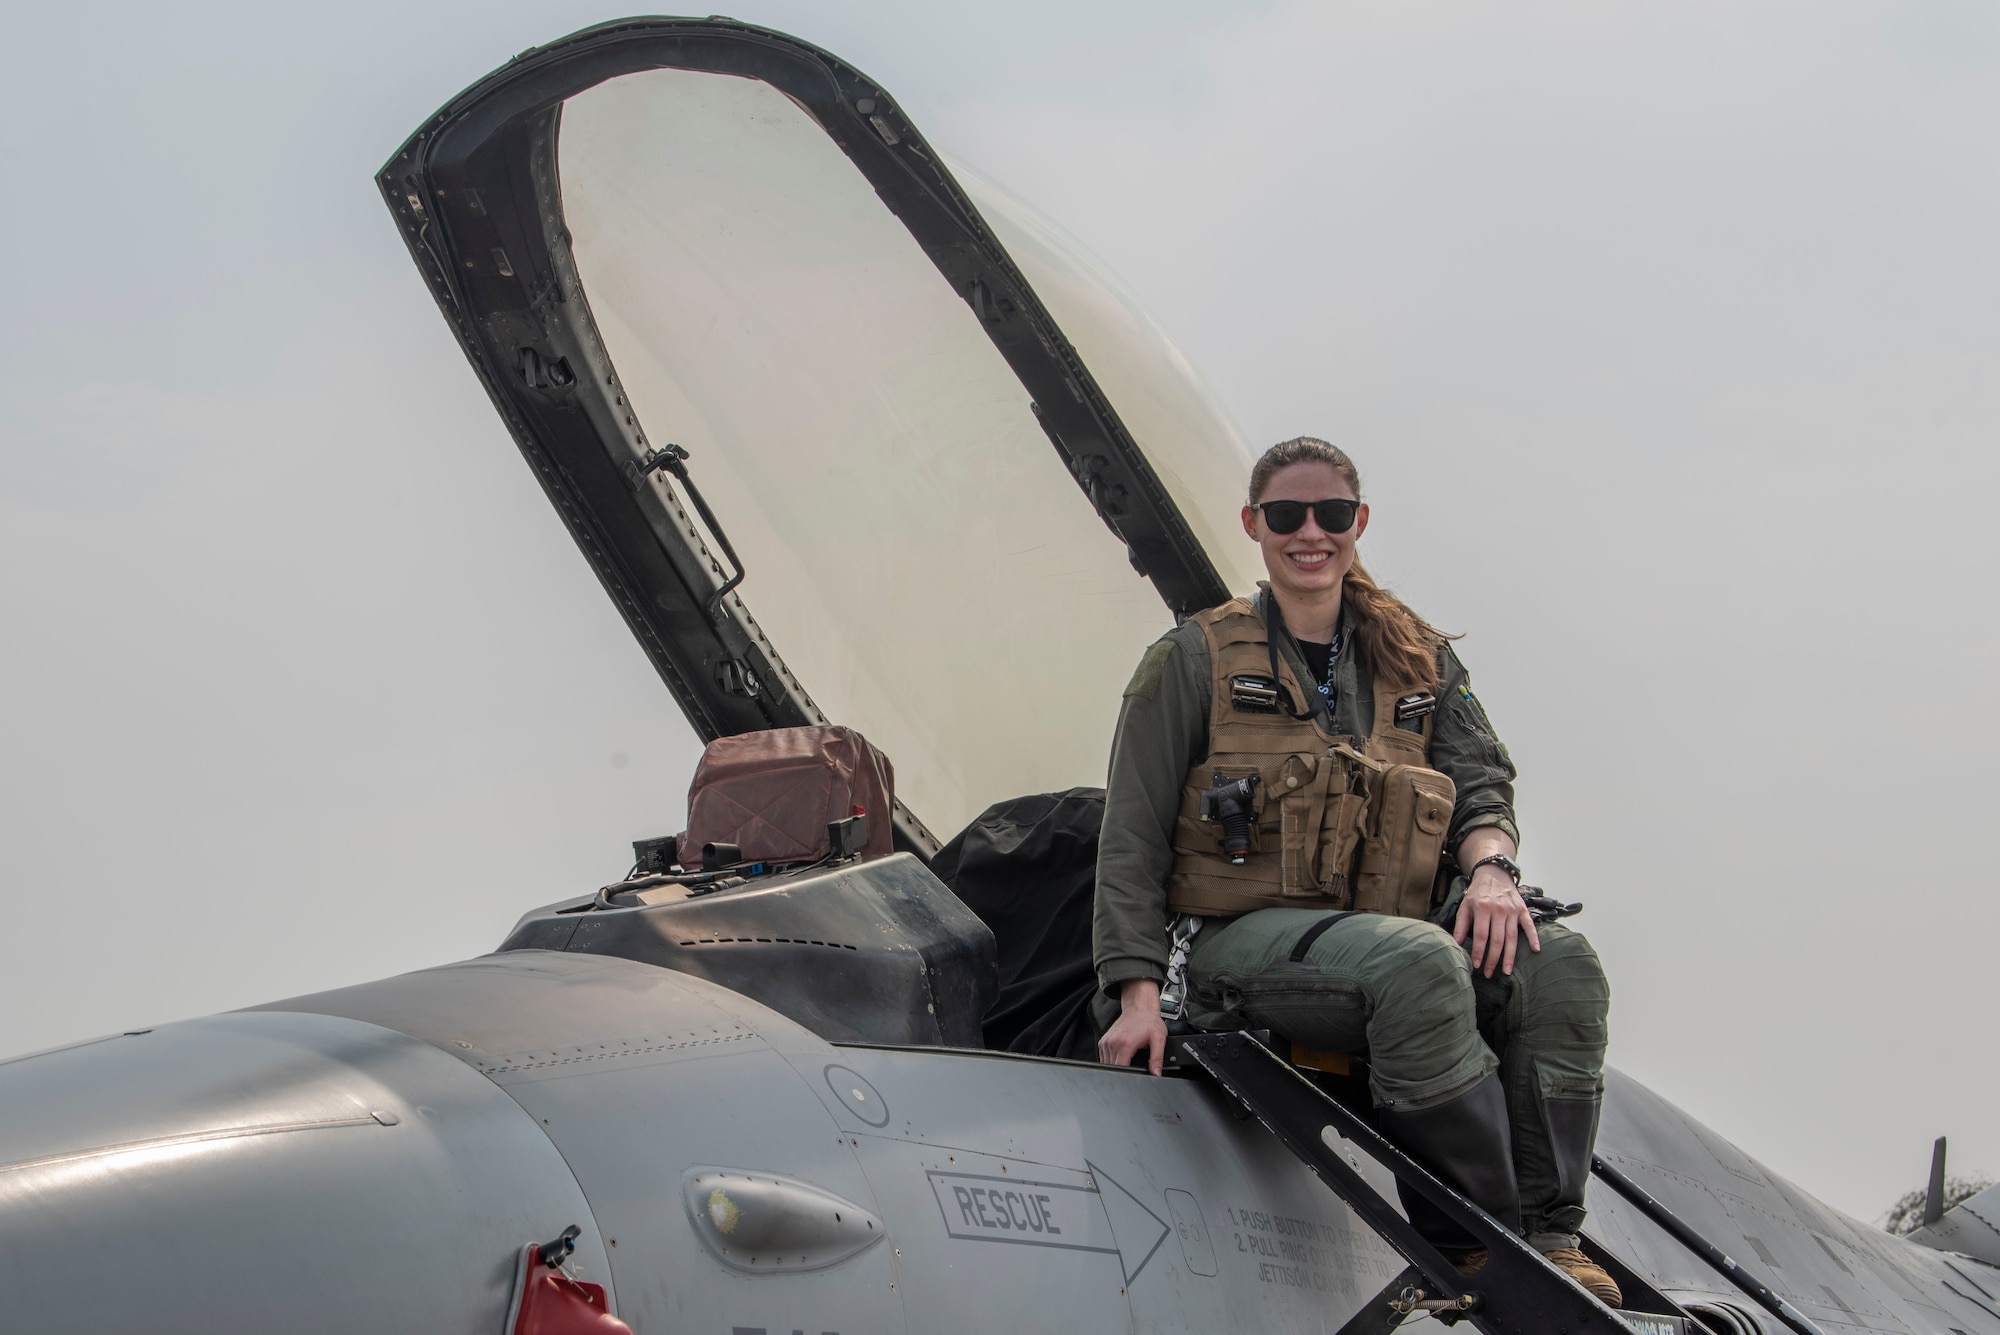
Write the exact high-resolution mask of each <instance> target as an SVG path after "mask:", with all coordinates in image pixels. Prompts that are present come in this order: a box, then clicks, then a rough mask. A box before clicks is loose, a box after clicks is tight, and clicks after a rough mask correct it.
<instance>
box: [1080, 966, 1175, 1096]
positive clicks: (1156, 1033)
mask: <svg viewBox="0 0 2000 1335" xmlns="http://www.w3.org/2000/svg"><path fill="white" fill-rule="evenodd" d="M1118 1008H1119V1009H1118V1020H1117V1023H1115V1024H1113V1025H1112V1026H1111V1027H1110V1028H1109V1029H1107V1030H1105V1031H1104V1037H1103V1038H1100V1039H1098V1040H1097V1060H1099V1061H1101V1062H1103V1063H1104V1064H1105V1065H1106V1066H1130V1065H1131V1064H1132V1058H1133V1057H1135V1056H1137V1055H1138V1054H1139V1053H1141V1052H1143V1053H1145V1054H1146V1069H1147V1070H1149V1071H1151V1072H1152V1073H1153V1074H1154V1075H1158V1074H1159V1073H1160V1066H1161V1064H1162V1063H1163V1062H1165V1061H1166V1059H1167V1022H1166V1021H1165V1020H1162V1019H1161V1018H1160V985H1159V984H1158V983H1156V982H1154V981H1153V980H1152V979H1150V978H1128V979H1126V980H1125V985H1124V987H1123V988H1121V989H1120V990H1119V993H1118Z"/></svg>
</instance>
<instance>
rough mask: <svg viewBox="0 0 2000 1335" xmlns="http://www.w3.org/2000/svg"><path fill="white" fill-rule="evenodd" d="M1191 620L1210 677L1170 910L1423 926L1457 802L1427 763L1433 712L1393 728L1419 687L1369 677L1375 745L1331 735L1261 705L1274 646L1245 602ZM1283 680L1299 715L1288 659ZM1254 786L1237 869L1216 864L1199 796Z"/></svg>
mask: <svg viewBox="0 0 2000 1335" xmlns="http://www.w3.org/2000/svg"><path fill="white" fill-rule="evenodd" d="M1193 620H1194V623H1195V624H1196V625H1198V626H1200V627H1201V629H1202V633H1203V634H1204V635H1206V636H1207V637H1208V655H1209V663H1210V669H1211V671H1212V673H1213V686H1212V689H1211V691H1210V695H1209V698H1210V702H1211V703H1210V706H1209V724H1208V740H1209V753H1208V755H1207V757H1206V758H1204V759H1203V760H1202V761H1201V762H1200V763H1198V764H1196V765H1195V766H1194V767H1193V768H1192V769H1190V770H1189V771H1188V774H1187V780H1186V783H1185V784H1184V785H1183V786H1182V790H1181V809H1180V815H1179V817H1178V818H1177V819H1176V821H1175V823H1174V864H1173V870H1172V872H1171V873H1170V874H1169V875H1168V877H1167V904H1168V907H1169V908H1170V909H1171V910H1172V911H1173V912H1174V913H1176V914H1180V913H1197V914H1202V915H1204V916H1221V915H1231V914H1237V913H1248V912H1249V911H1251V910H1252V909H1264V908H1327V909H1354V910H1358V911H1360V912H1363V913H1392V914H1397V915H1399V916H1401V917H1405V918H1421V917H1425V916H1427V915H1428V914H1429V913H1430V911H1431V906H1432V899H1433V892H1434V891H1435V890H1436V889H1437V888H1438V887H1439V885H1440V884H1441V883H1442V881H1443V879H1444V878H1442V877H1440V875H1439V869H1440V859H1441V857H1442V854H1443V851H1444V836H1445V830H1446V828H1447V827H1448V826H1449V825H1450V824H1451V812H1452V803H1453V800H1454V799H1455V798H1456V796H1457V794H1456V792H1455V791H1454V789H1453V786H1452V782H1451V780H1450V779H1449V778H1448V777H1446V776H1445V775H1443V774H1440V773H1438V772H1437V771H1436V770H1434V769H1431V768H1429V767H1428V766H1427V765H1426V764H1425V763H1424V762H1425V759H1426V757H1427V755H1428V750H1429V745H1430V739H1431V727H1432V722H1433V719H1434V717H1435V711H1434V709H1433V710H1427V711H1425V712H1424V713H1423V714H1422V724H1421V731H1411V730H1410V729H1408V728H1399V727H1397V726H1396V712H1397V705H1398V703H1399V702H1401V701H1403V700H1405V699H1407V698H1409V697H1412V696H1415V695H1418V694H1420V688H1419V687H1416V686H1413V685H1411V684H1409V683H1406V682H1395V681H1390V680H1388V679H1387V678H1386V677H1385V676H1384V674H1382V673H1381V672H1380V671H1377V672H1376V673H1375V721H1374V727H1373V730H1372V732H1371V734H1370V735H1369V736H1368V738H1367V739H1366V740H1362V739H1359V738H1346V737H1335V736H1333V735H1332V734H1330V733H1327V732H1325V731H1323V730H1322V729H1321V727H1320V725H1319V722H1318V719H1317V717H1315V718H1307V719H1294V718H1290V717H1288V716H1287V715H1286V714H1285V713H1284V711H1283V709H1282V707H1279V706H1276V705H1270V704H1267V703H1266V698H1267V697H1268V684H1269V683H1270V680H1271V650H1270V641H1269V639H1268V638H1267V632H1266V630H1265V626H1264V619H1263V618H1262V617H1261V616H1259V615H1258V613H1257V609H1256V607H1255V606H1254V605H1253V604H1252V603H1251V602H1250V601H1249V600H1247V599H1243V598H1238V599H1236V600H1234V601H1233V602H1228V603H1224V604H1223V605H1222V606H1220V607H1215V608H1211V609H1209V610H1208V611H1206V612H1203V613H1201V614H1199V615H1198V616H1196V617H1194V618H1193ZM1278 675H1279V679H1280V682H1279V685H1280V690H1281V691H1282V692H1285V693H1289V696H1290V700H1291V702H1292V706H1293V707H1294V708H1303V707H1304V705H1305V703H1306V702H1307V701H1309V700H1311V699H1313V695H1312V694H1308V691H1310V690H1312V688H1310V687H1304V686H1302V685H1301V683H1300V682H1299V680H1298V678H1297V676H1296V674H1295V673H1294V672H1293V671H1292V666H1291V664H1290V663H1289V662H1288V661H1287V660H1286V658H1285V656H1284V655H1282V654H1280V655H1279V656H1278ZM1260 686H1263V687H1264V690H1263V691H1261V692H1260V690H1259V689H1258V688H1259V687H1260ZM1315 694H1316V692H1315ZM1413 703H1421V702H1420V701H1419V702H1413ZM1249 774H1255V775H1257V778H1258V784H1257V794H1256V821H1255V823H1254V825H1253V826H1252V830H1251V836H1250V852H1249V854H1248V857H1247V859H1246V861H1245V863H1244V865H1242V866H1240V867H1239V866H1236V865H1235V864H1233V863H1231V862H1230V861H1229V859H1228V858H1227V857H1225V856H1224V855H1223V853H1222V827H1221V825H1220V824H1219V823H1217V822H1215V821H1209V820H1203V819H1202V818H1201V793H1202V791H1203V790H1204V789H1207V788H1209V787H1212V786H1214V785H1215V783H1216V782H1217V776H1218V775H1219V776H1221V777H1222V778H1223V779H1224V780H1228V779H1238V778H1242V777H1244V776H1245V775H1249Z"/></svg>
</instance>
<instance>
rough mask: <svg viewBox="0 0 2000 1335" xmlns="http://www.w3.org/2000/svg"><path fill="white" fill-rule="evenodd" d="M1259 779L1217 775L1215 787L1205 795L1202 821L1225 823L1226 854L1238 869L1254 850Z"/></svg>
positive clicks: (1223, 830) (1203, 794)
mask: <svg viewBox="0 0 2000 1335" xmlns="http://www.w3.org/2000/svg"><path fill="white" fill-rule="evenodd" d="M1256 806H1257V776H1256V775H1254V774H1246V775H1245V776H1243V777H1242V778H1240V779H1229V778H1224V777H1223V776H1222V775H1220V774H1218V775H1216V776H1215V787H1213V788H1210V789H1208V790H1206V791H1205V792H1203V793H1202V795H1201V818H1202V819H1203V820H1212V821H1220V822H1221V823H1222V851H1223V854H1224V855H1225V856H1227V857H1228V859H1229V861H1230V862H1231V863H1232V864H1233V865H1235V866H1238V867H1240V866H1242V865H1243V863H1244V861H1245V855H1246V854H1247V853H1249V851H1250V821H1251V818H1252V817H1253V816H1254V815H1255V814H1256Z"/></svg>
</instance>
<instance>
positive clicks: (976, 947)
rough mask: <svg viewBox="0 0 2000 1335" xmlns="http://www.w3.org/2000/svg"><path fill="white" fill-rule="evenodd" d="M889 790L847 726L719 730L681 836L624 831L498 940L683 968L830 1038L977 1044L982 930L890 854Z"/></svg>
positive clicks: (991, 979)
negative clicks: (605, 880)
mask: <svg viewBox="0 0 2000 1335" xmlns="http://www.w3.org/2000/svg"><path fill="white" fill-rule="evenodd" d="M894 804H895V774H894V770H893V769H892V768H891V766H890V764H889V762H888V760H887V758H886V757H884V756H883V755H882V754H881V753H880V752H878V751H876V750H875V749H874V748H873V747H872V746H870V745H869V744H868V742H867V741H866V740H865V739H864V738H863V737H862V736H861V735H860V734H859V733H857V732H854V731H853V730H851V729H848V728H839V727H824V726H822V727H807V728H783V729H774V730H770V731H766V732H755V733H745V734H741V735H738V736H733V737H724V738H719V739H717V740H716V741H714V742H711V743H710V744H709V746H708V749H707V750H706V751H705V752H704V754H703V756H702V761H701V764H700V766H699V767H698V768H697V769H696V771H695V777H694V782H693V785H692V787H691V788H690V790H689V794H688V828H687V831H686V832H684V833H682V834H680V835H672V836H667V837H664V838H658V839H645V840H640V841H638V842H637V843H635V844H634V845H633V854H634V862H633V866H632V869H631V871H629V872H628V873H627V874H626V875H625V877H624V878H623V879H621V880H619V881H616V882H614V883H612V884H610V885H607V886H605V887H603V888H602V889H601V890H599V891H598V892H597V893H596V894H594V895H589V896H584V897H581V898H577V899H572V900H567V901H564V902H561V903H557V904H550V905H547V906H545V907H542V908H539V909H535V910H533V911H532V912H530V913H528V914H527V915H525V916H524V917H523V918H522V919H521V920H520V922H518V923H517V924H515V927H514V930H513V932H512V933H511V934H509V936H508V937H507V939H506V941H505V942H503V943H502V944H501V947H500V949H501V950H503V951H505V950H562V951H573V952H576V951H581V952H590V953H593V954H601V955H618V956H622V957H624V958H626V959H634V960H640V961H642V962H644V963H647V964H656V965H659V966H660V967H662V968H667V969H674V970H677V971H679V972H681V973H688V974H693V975H695V976H696V977H699V978H704V979H707V980H708V981H710V982H713V983H717V984H719V985H721V986H723V987H726V988H729V989H730V990H732V991H735V992H740V993H742V994H743V995H745V996H748V997H751V998H753V999H755V1000H757V1001H759V1002H761V1003H763V1004H764V1005H766V1006H769V1007H770V1008H771V1009H772V1010H775V1011H777V1012H778V1013H780V1014H781V1015H784V1016H785V1017H787V1018H788V1019H791V1020H794V1021H796V1022H797V1023H799V1024H801V1025H803V1026H805V1027H806V1028H807V1029H810V1030H811V1031H812V1032H814V1033H815V1034H818V1035H819V1036H820V1037H821V1038H824V1039H827V1040H828V1041H830V1042H836V1043H885V1044H898V1045H908V1046H927V1047H962V1048H976V1047H980V1046H982V1043H981V1038H980V1018H981V1017H982V1016H983V1015H985V1014H986V1012H987V1010H988V1009H989V1008H990V1007H991V1005H992V1004H993V1000H994V996H995V993H996V986H995V972H994V941H993V933H992V932H991V931H990V930H989V929H988V928H987V926H986V925H985V924H984V923H982V922H981V921H980V920H979V918H978V917H976V916H975V915H974V914H973V913H972V912H971V911H970V910H968V909H967V908H966V907H965V905H964V904H962V903H960V902H959V900H958V899H956V898H955V897H953V895H952V894H951V893H950V891H949V890H947V889H946V888H945V886H944V885H943V884H941V883H940V882H939V881H938V879H937V877H936V876H934V875H933V874H932V873H931V871H930V869H929V868H928V867H926V866H925V865H924V863H923V862H922V861H921V860H919V859H918V858H916V857H914V856H912V855H911V854H910V853H908V852H897V851H894V850H893V848H892V846H891V835H890V828H891V825H890V812H891V811H892V810H893V809H894Z"/></svg>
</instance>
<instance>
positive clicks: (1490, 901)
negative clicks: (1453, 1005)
mask: <svg viewBox="0 0 2000 1335" xmlns="http://www.w3.org/2000/svg"><path fill="white" fill-rule="evenodd" d="M1468 933H1470V935H1471V937H1472V944H1471V946H1470V950H1471V954H1472V967H1473V968H1475V969H1478V970H1480V971H1481V972H1483V973H1484V974H1485V975H1486V976H1487V977H1488V978H1491V977H1492V976H1493V970H1494V969H1495V968H1498V969H1499V970H1500V972H1501V973H1504V974H1511V973H1513V972H1514V952H1515V949H1516V948H1517V947H1518V946H1519V944H1520V940H1521V937H1522V935H1523V934H1524V933H1525V934H1526V935H1527V938H1528V949H1530V950H1535V951H1539V950H1540V949H1541V948H1542V937H1541V934H1540V933H1539V932H1537V931H1536V930H1535V918H1534V915H1533V914H1532V913H1530V912H1529V911H1528V906H1527V904H1526V903H1525V902H1524V901H1523V900H1522V898H1521V892H1520V891H1519V890H1517V889H1515V888H1514V882H1513V879H1512V878H1511V877H1509V876H1508V875H1507V873H1506V872H1504V871H1502V870H1500V868H1498V867H1494V866H1485V867H1480V868H1477V869H1475V870H1474V871H1473V873H1472V883H1471V884H1470V885H1468V886H1466V888H1465V897H1464V898H1463V899H1461V900H1460V901H1459V903H1458V918H1457V920H1456V921H1455V922H1454V923H1453V924H1452V931H1451V934H1452V936H1453V938H1454V939H1456V940H1457V941H1458V942H1459V944H1461V945H1464V944H1465V940H1466V936H1467V934H1468Z"/></svg>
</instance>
